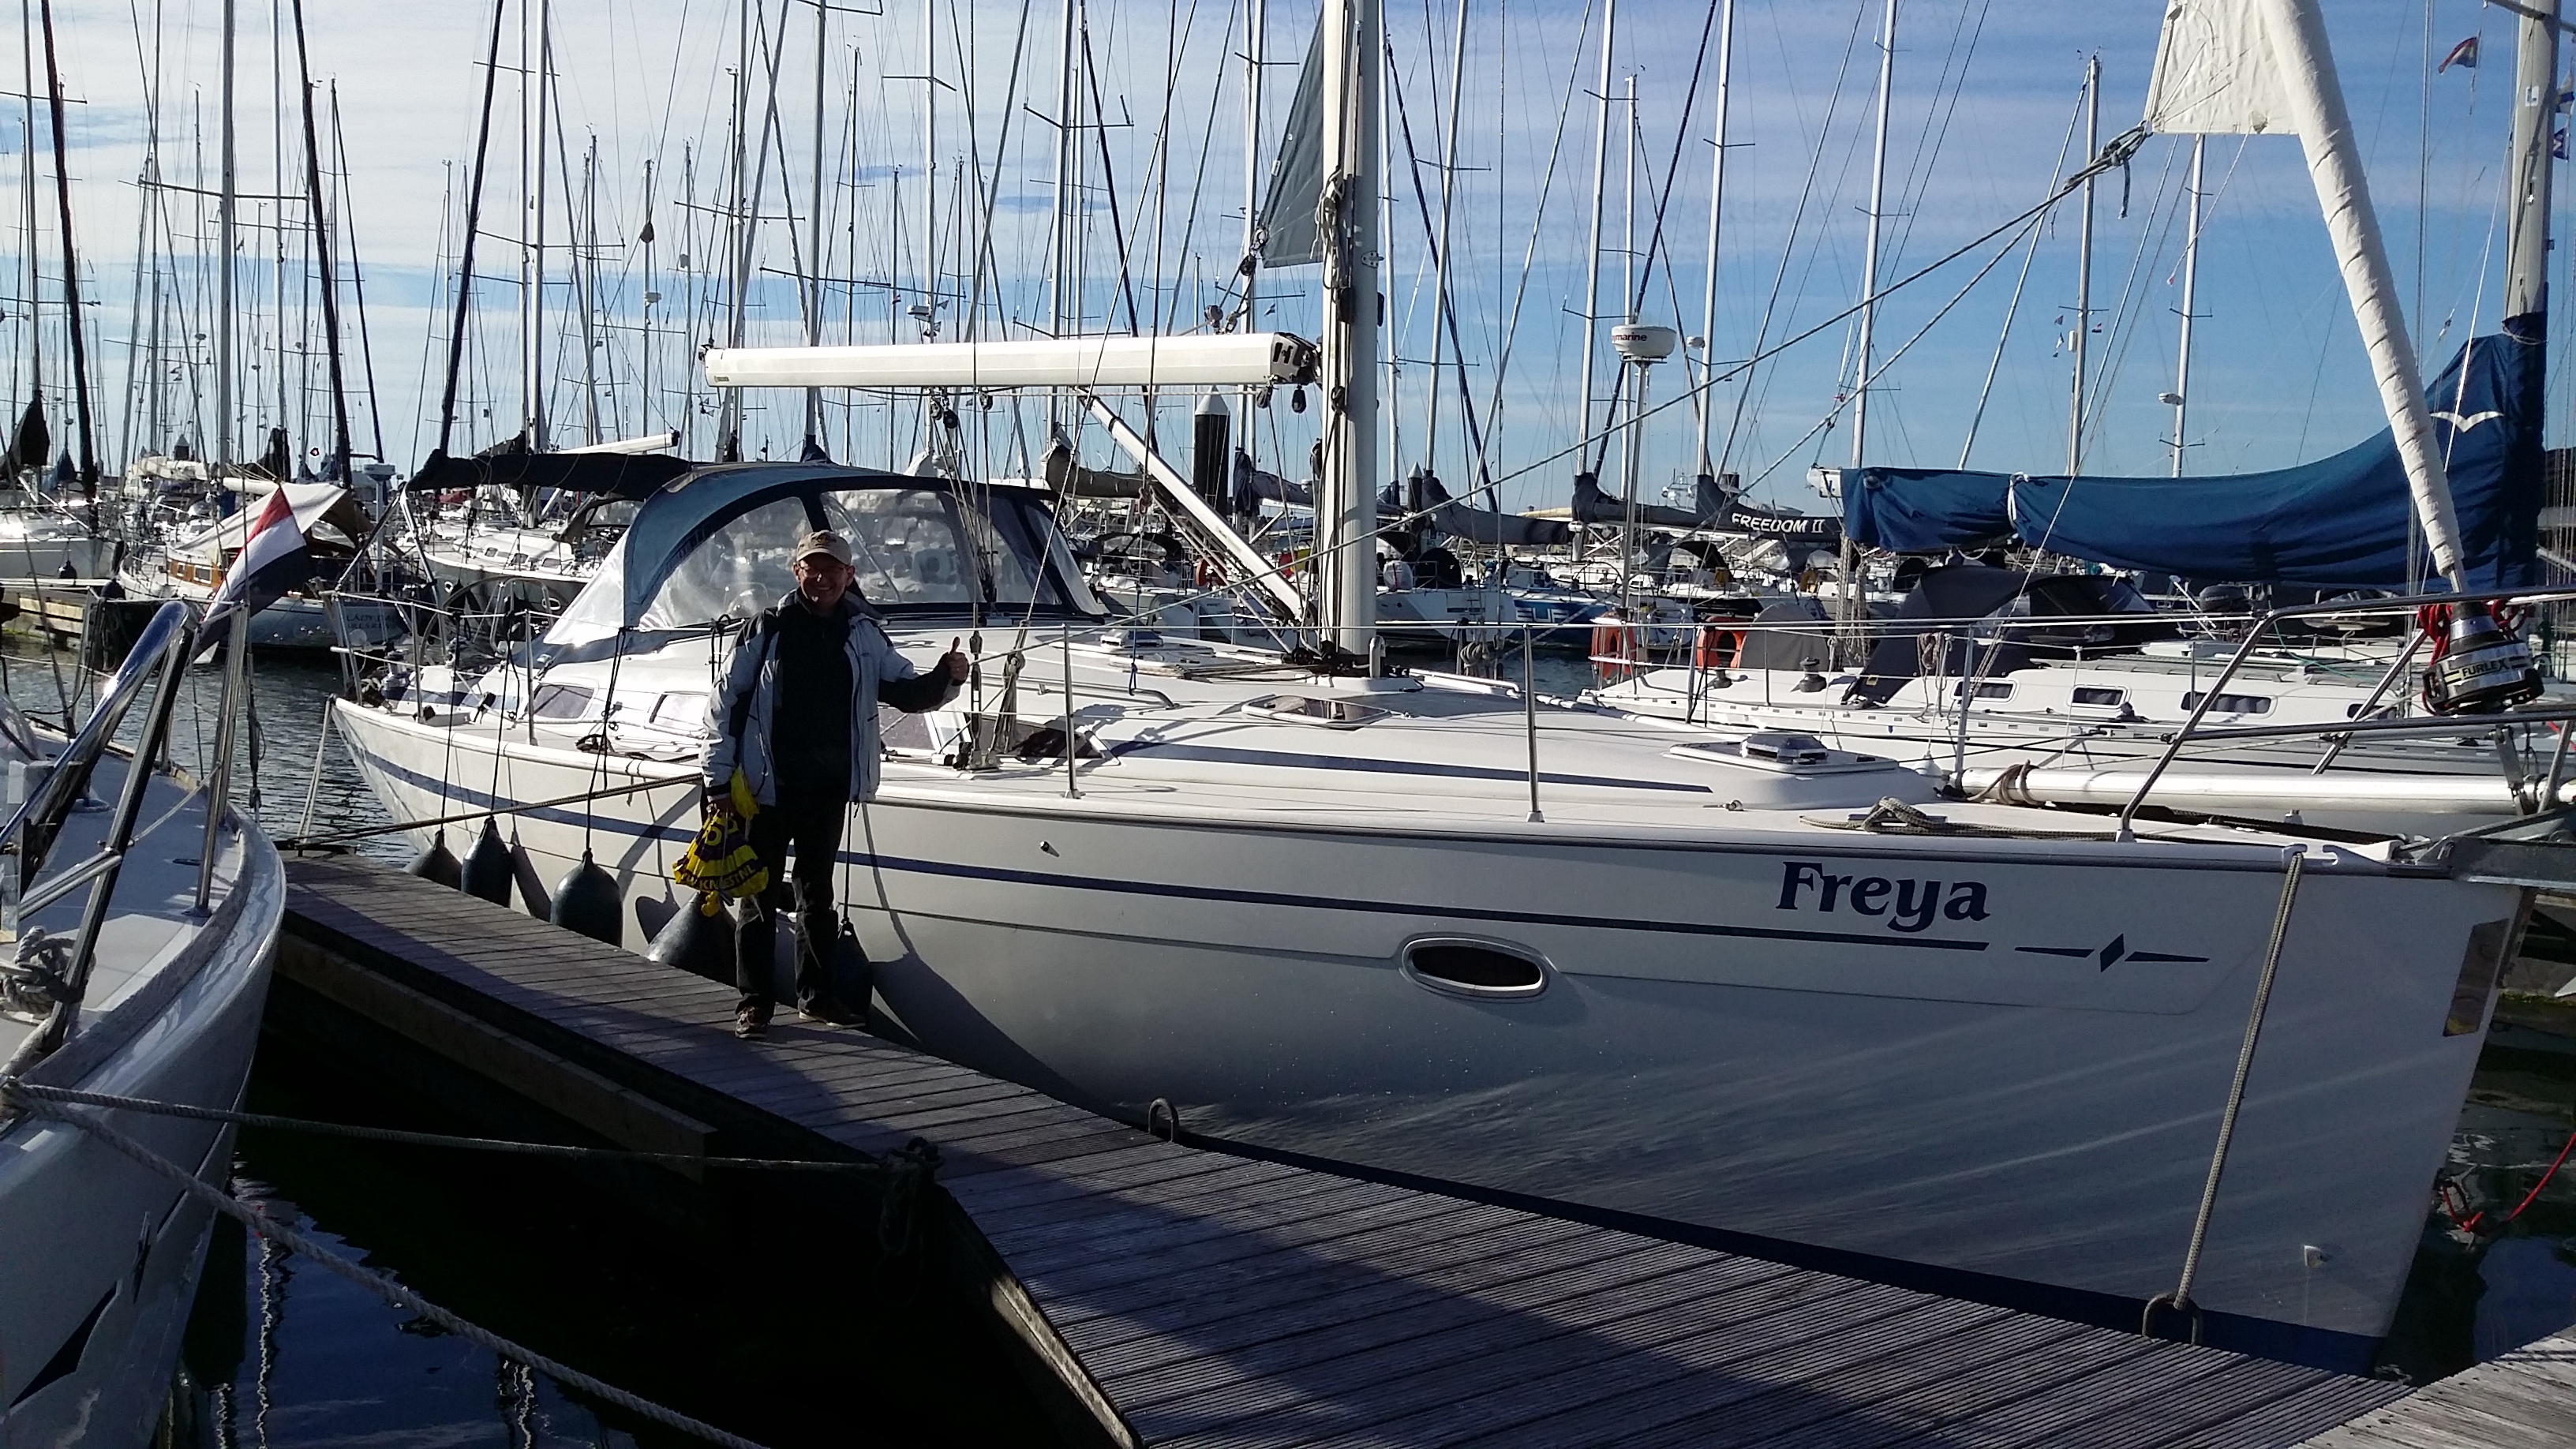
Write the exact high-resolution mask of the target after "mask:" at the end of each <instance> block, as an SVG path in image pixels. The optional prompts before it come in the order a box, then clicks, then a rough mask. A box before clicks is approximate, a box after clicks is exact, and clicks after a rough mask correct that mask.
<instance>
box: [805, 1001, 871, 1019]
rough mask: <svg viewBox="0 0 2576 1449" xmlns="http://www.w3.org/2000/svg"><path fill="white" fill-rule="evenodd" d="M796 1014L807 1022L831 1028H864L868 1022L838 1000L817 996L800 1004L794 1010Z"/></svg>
mask: <svg viewBox="0 0 2576 1449" xmlns="http://www.w3.org/2000/svg"><path fill="white" fill-rule="evenodd" d="M796 1014H797V1015H798V1016H801V1017H803V1018H805V1019H806V1020H807V1021H819V1022H824V1023H827V1024H829V1025H832V1026H865V1025H867V1020H868V1019H867V1018H866V1017H864V1016H861V1015H860V1014H859V1013H857V1012H855V1011H852V1010H851V1009H850V1008H849V1007H847V1006H845V1005H843V1004H842V1003H841V1001H840V1000H839V999H837V998H835V997H830V996H817V997H815V998H814V999H813V1000H811V1001H807V1002H803V1003H800V1004H799V1005H798V1006H797V1008H796Z"/></svg>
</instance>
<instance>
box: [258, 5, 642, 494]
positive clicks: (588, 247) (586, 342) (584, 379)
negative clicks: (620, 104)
mask: <svg viewBox="0 0 2576 1449" xmlns="http://www.w3.org/2000/svg"><path fill="white" fill-rule="evenodd" d="M297 3H299V4H300V3H302V0H297ZM573 257H574V259H575V260H576V261H578V262H579V263H580V267H581V421H582V431H583V434H584V437H583V439H582V441H584V442H587V443H593V444H596V443H599V442H601V441H602V438H601V434H600V431H599V338H598V333H597V327H598V320H599V135H598V133H597V132H593V133H591V137H590V146H589V148H588V149H587V150H586V151H585V152H584V153H583V155H582V158H581V245H580V246H579V247H577V248H575V249H574V251H573Z"/></svg>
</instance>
